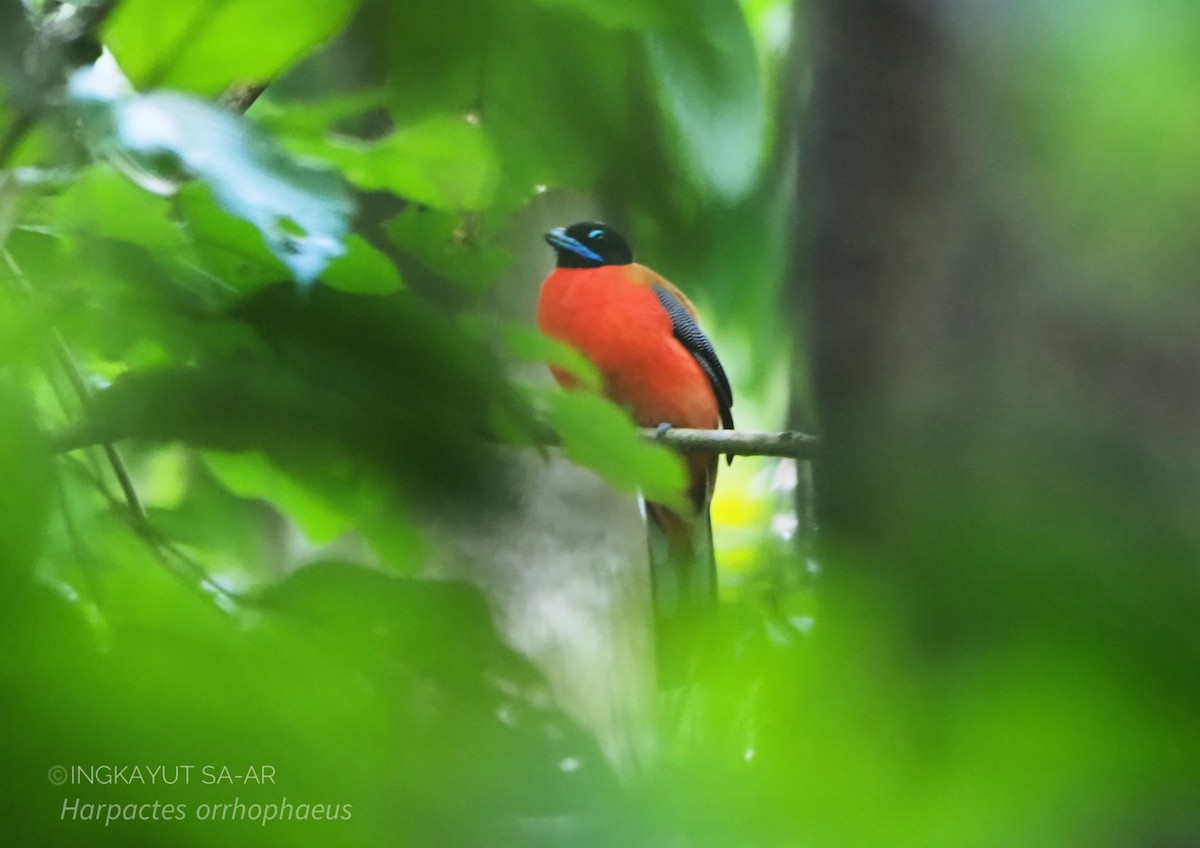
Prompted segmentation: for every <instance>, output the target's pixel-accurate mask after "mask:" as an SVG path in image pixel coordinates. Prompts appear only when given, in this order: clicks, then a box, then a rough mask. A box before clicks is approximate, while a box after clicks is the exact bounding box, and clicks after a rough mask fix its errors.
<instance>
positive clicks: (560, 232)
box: [546, 227, 604, 263]
mask: <svg viewBox="0 0 1200 848" xmlns="http://www.w3.org/2000/svg"><path fill="white" fill-rule="evenodd" d="M546 242H547V244H549V245H550V246H551V247H553V248H554V249H555V250H568V251H570V252H571V253H574V254H575V255H576V256H582V257H583V258H584V259H590V260H591V261H593V262H600V263H603V262H604V259H603V257H601V256H600V254H598V253H596V252H595V251H594V250H592V249H591V248H589V247H586V246H584V244H583V242H581V241H579V240H578V239H573V238H571V237H570V236H569V235H567V231H566V230H565V229H564V228H562V227H555V228H554V229H553V230H551V231H550V232H548V233H546Z"/></svg>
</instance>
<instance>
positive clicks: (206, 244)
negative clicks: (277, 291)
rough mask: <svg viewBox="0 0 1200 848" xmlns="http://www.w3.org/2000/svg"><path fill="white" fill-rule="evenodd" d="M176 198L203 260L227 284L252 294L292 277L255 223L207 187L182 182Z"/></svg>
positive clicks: (178, 208)
mask: <svg viewBox="0 0 1200 848" xmlns="http://www.w3.org/2000/svg"><path fill="white" fill-rule="evenodd" d="M174 199H175V208H176V210H177V211H178V212H179V214H180V217H181V218H182V219H183V222H184V224H185V226H186V230H187V233H188V235H189V236H190V238H191V241H192V244H193V245H194V246H195V248H196V253H197V254H198V255H199V258H200V261H201V263H202V264H203V266H204V267H205V269H206V270H208V271H209V272H211V273H212V274H214V275H215V276H217V277H218V278H220V279H221V280H222V281H223V282H224V283H226V284H228V285H229V286H231V287H233V288H234V289H235V290H236V291H238V292H241V293H249V292H252V291H254V290H255V289H258V288H261V287H262V286H265V285H267V284H268V283H275V282H278V281H279V280H281V279H285V278H286V277H287V276H289V272H288V268H287V266H286V265H284V264H283V262H282V260H280V259H279V257H277V256H276V255H275V254H274V253H272V252H271V250H270V248H268V246H267V244H266V242H264V241H263V238H262V234H261V233H260V232H259V231H258V230H257V229H256V228H255V226H254V225H253V224H251V223H250V222H249V221H246V220H245V219H243V218H239V217H237V216H236V215H233V214H231V213H229V212H227V211H225V210H224V209H223V208H221V206H220V204H219V203H218V202H217V200H216V198H214V197H213V195H212V192H211V191H209V189H208V187H207V186H205V185H203V184H201V183H189V184H186V185H183V186H181V187H180V189H179V192H178V194H176V195H175V198H174Z"/></svg>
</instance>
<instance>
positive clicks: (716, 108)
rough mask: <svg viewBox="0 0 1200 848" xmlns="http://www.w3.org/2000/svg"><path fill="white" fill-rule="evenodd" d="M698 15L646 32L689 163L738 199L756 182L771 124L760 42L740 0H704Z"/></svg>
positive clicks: (663, 100) (727, 197) (664, 103)
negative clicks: (677, 26) (678, 26)
mask: <svg viewBox="0 0 1200 848" xmlns="http://www.w3.org/2000/svg"><path fill="white" fill-rule="evenodd" d="M692 23H693V26H692V27H691V28H689V29H688V30H687V31H686V32H681V31H678V30H676V31H670V32H650V33H647V34H646V35H644V36H643V37H644V39H645V44H646V48H647V50H648V52H649V56H650V63H651V67H652V68H653V69H654V72H655V75H656V76H657V78H658V80H659V81H660V88H659V99H660V105H661V108H662V109H663V112H664V114H665V115H666V116H667V118H668V119H669V122H670V123H671V125H672V126H673V127H674V130H675V138H674V143H675V146H676V148H677V149H678V150H679V152H680V155H681V156H682V157H683V160H684V163H685V164H686V165H687V166H688V169H689V171H690V172H691V173H692V174H693V175H694V176H695V177H696V178H697V179H698V180H699V181H700V183H701V184H702V185H706V186H708V188H709V189H710V190H711V191H712V192H713V193H714V194H716V195H717V197H719V198H721V199H722V200H724V201H735V200H739V199H741V198H743V197H745V195H746V194H747V192H749V191H750V189H751V188H752V187H753V186H754V183H755V178H756V177H757V176H758V172H759V166H760V164H761V162H762V156H763V145H764V142H765V140H766V132H767V103H766V94H765V91H764V88H763V86H762V85H761V84H760V81H759V78H758V60H757V57H756V54H755V51H754V42H753V40H752V38H751V36H750V31H749V28H748V27H747V25H746V20H745V18H744V17H743V15H742V11H741V8H740V7H739V6H738V4H736V3H729V2H725V0H702V2H698V3H696V4H695V5H694V6H693V7H692Z"/></svg>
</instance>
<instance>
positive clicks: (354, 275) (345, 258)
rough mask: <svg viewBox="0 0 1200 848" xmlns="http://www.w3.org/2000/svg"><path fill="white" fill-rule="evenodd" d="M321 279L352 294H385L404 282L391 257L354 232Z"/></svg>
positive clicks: (399, 286)
mask: <svg viewBox="0 0 1200 848" xmlns="http://www.w3.org/2000/svg"><path fill="white" fill-rule="evenodd" d="M321 282H323V283H325V284H326V285H328V286H330V287H331V288H335V289H339V290H341V291H344V292H351V293H355V294H388V293H389V292H394V291H396V290H397V289H399V288H401V286H402V285H403V283H402V282H401V280H400V272H399V271H397V270H396V266H395V265H394V264H393V263H392V262H391V260H389V259H388V258H387V257H386V256H384V255H383V254H382V253H380V252H379V251H378V250H376V249H375V248H374V247H372V246H371V244H370V243H369V242H367V241H366V240H365V239H363V238H362V237H361V236H355V235H352V236H350V238H348V239H347V240H346V252H345V253H344V254H343V255H341V256H339V257H338V258H337V259H335V260H333V262H332V263H330V265H329V267H328V268H326V269H325V273H324V274H322V275H321Z"/></svg>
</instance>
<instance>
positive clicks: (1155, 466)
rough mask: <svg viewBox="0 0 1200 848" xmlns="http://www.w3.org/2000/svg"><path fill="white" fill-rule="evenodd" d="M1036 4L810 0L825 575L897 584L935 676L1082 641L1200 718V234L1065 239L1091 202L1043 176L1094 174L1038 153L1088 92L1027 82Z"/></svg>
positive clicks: (810, 173) (1108, 213)
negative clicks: (1188, 293) (1109, 253)
mask: <svg viewBox="0 0 1200 848" xmlns="http://www.w3.org/2000/svg"><path fill="white" fill-rule="evenodd" d="M1035 6H1037V4H1031V5H1024V4H1022V5H1021V6H1020V7H1019V8H1015V9H1014V8H1009V7H1004V8H1003V9H1002V8H1001V7H1000V5H999V4H995V5H992V6H989V4H986V3H985V4H982V6H980V7H978V8H976V7H975V5H974V4H972V9H971V10H970V12H969V14H975V15H977V16H978V15H980V14H981V13H980V11H979V10H980V9H987V10H989V11H987V12H986V13H982V21H983V22H982V23H981V22H980V19H976V20H974V21H972V20H971V19H970V18H968V17H965V16H966V15H967V14H968V12H966V11H964V10H963V9H961V8H954V7H953V4H942V3H937V2H909V1H908V0H816V2H814V3H812V4H809V6H808V8H809V12H810V13H809V16H808V17H809V19H810V22H811V27H810V33H811V47H812V50H813V53H814V66H815V73H814V78H813V91H812V99H811V111H810V116H809V127H808V129H809V137H808V139H807V143H806V145H805V147H804V150H805V163H804V171H803V173H804V177H803V180H802V189H801V190H802V206H803V207H804V209H805V212H806V214H805V216H804V220H803V222H802V223H801V225H800V227H799V229H798V230H797V243H799V244H803V245H805V246H806V247H805V256H804V259H805V263H804V266H803V271H802V273H803V274H806V275H808V278H807V279H804V278H802V279H801V281H800V284H801V285H802V286H803V287H804V289H805V291H806V294H807V297H808V303H807V306H806V311H805V314H804V315H803V316H801V317H800V320H802V321H805V322H807V323H810V324H811V327H812V330H811V333H812V339H813V350H812V354H813V357H814V372H815V373H814V381H815V387H816V396H817V405H818V411H819V415H820V418H821V435H822V437H823V439H824V443H825V453H824V456H823V459H822V461H821V463H820V464H819V466H818V469H817V486H818V508H819V510H820V518H821V520H822V527H823V531H824V541H825V542H826V543H827V545H828V547H827V553H829V554H831V555H832V556H834V558H835V560H836V562H835V564H834V565H833V567H832V571H833V573H831V575H830V582H831V584H833V585H836V584H837V583H838V581H839V580H841V579H842V578H843V577H846V576H848V575H847V574H845V573H844V572H839V569H851V570H857V575H855V576H857V577H862V578H866V579H867V580H868V581H869V582H871V583H872V584H873V585H874V586H877V587H878V589H879V592H880V593H881V596H882V597H885V598H888V599H889V603H892V604H894V608H895V611H896V612H897V614H898V615H899V616H901V617H902V618H903V619H904V620H906V621H908V622H910V625H911V627H910V633H909V635H910V637H911V638H912V639H913V647H915V648H918V649H919V650H921V651H922V653H921V654H919V655H920V656H923V657H925V658H926V661H928V662H930V663H931V664H934V665H936V664H937V663H938V662H948V661H950V660H952V659H953V658H958V659H960V660H961V659H969V657H970V656H971V653H970V652H971V650H972V646H976V645H978V643H979V642H981V641H989V640H990V641H992V642H994V641H995V640H997V639H1000V640H1005V639H1010V638H1016V637H1017V635H1018V634H1019V635H1020V636H1022V637H1026V638H1028V637H1032V638H1035V639H1040V640H1045V643H1046V644H1052V643H1053V642H1055V640H1062V641H1063V642H1064V643H1065V642H1067V641H1070V642H1071V643H1072V644H1076V645H1087V646H1088V647H1089V649H1092V650H1096V651H1098V652H1101V653H1102V654H1103V655H1104V657H1105V662H1108V663H1110V666H1109V667H1110V668H1112V669H1115V670H1116V671H1117V672H1119V674H1120V675H1122V676H1123V677H1125V678H1126V679H1127V681H1134V682H1140V683H1141V684H1146V685H1151V686H1154V687H1157V688H1161V690H1162V691H1163V693H1165V694H1169V695H1170V696H1172V697H1178V698H1180V699H1181V700H1180V703H1185V702H1186V699H1188V698H1194V697H1195V696H1196V694H1197V693H1196V687H1195V684H1194V682H1193V677H1194V675H1192V674H1189V673H1187V672H1186V671H1185V670H1186V669H1188V668H1191V669H1193V670H1194V668H1195V663H1196V662H1197V661H1198V660H1200V640H1197V638H1196V637H1195V635H1194V634H1195V630H1194V624H1195V621H1196V620H1197V619H1196V614H1197V611H1200V603H1198V595H1200V579H1198V575H1200V569H1198V567H1197V552H1198V551H1200V538H1198V528H1200V522H1198V521H1197V520H1196V515H1197V514H1198V513H1197V512H1196V510H1195V506H1196V504H1195V495H1196V491H1197V488H1196V480H1197V471H1198V470H1200V450H1198V447H1197V440H1196V439H1195V422H1196V421H1200V381H1198V380H1197V379H1196V373H1197V372H1196V364H1197V363H1200V344H1198V342H1197V334H1196V332H1195V327H1196V326H1197V323H1196V318H1197V312H1196V310H1195V308H1194V307H1195V298H1194V297H1193V298H1190V299H1188V300H1187V301H1179V300H1178V299H1172V298H1171V297H1170V296H1168V293H1174V292H1177V291H1184V290H1187V286H1189V285H1193V286H1194V273H1195V267H1194V265H1190V264H1187V263H1180V262H1178V261H1176V262H1175V263H1174V264H1172V263H1171V261H1170V260H1169V259H1168V258H1166V257H1171V256H1175V257H1178V256H1181V255H1182V256H1192V255H1194V253H1195V251H1194V250H1193V249H1191V248H1188V247H1187V244H1189V243H1194V241H1195V235H1194V232H1188V231H1187V228H1182V231H1181V230H1180V229H1176V230H1163V231H1160V232H1154V231H1153V230H1151V231H1150V237H1149V239H1157V240H1158V241H1157V242H1155V241H1153V240H1147V241H1146V242H1145V243H1144V244H1142V245H1140V246H1139V249H1138V250H1136V251H1135V252H1132V253H1126V254H1124V255H1123V256H1115V258H1113V259H1112V260H1111V261H1110V260H1108V259H1106V258H1105V256H1106V254H1104V253H1103V250H1104V242H1105V241H1106V240H1110V239H1105V238H1101V239H1098V240H1097V241H1096V242H1095V244H1093V245H1090V246H1087V247H1085V246H1084V244H1085V243H1084V242H1078V243H1076V242H1071V241H1068V240H1066V239H1063V238H1062V237H1061V233H1062V232H1064V231H1067V230H1068V229H1069V228H1068V227H1064V226H1060V225H1061V224H1062V221H1061V220H1058V219H1057V218H1056V216H1061V208H1065V207H1069V206H1070V203H1069V202H1066V201H1071V200H1074V198H1063V197H1061V196H1057V195H1056V194H1055V192H1056V191H1058V192H1067V191H1072V190H1073V188H1072V187H1071V186H1070V185H1069V184H1068V183H1067V181H1066V180H1063V181H1062V182H1061V183H1057V184H1056V183H1051V185H1057V186H1059V187H1058V188H1049V187H1047V184H1046V181H1045V180H1042V181H1041V182H1039V181H1038V180H1037V179H1036V178H1037V177H1039V176H1043V177H1044V176H1045V175H1051V176H1060V175H1062V174H1066V175H1071V174H1073V173H1074V170H1073V168H1074V164H1073V163H1071V162H1066V161H1056V160H1054V159H1049V160H1047V161H1043V162H1039V163H1036V165H1035V164H1031V163H1030V162H1029V161H1027V158H1023V157H1024V154H1023V153H1022V151H1023V150H1025V151H1027V150H1036V149H1038V148H1037V145H1036V144H1035V143H1030V139H1029V138H1027V137H1025V134H1026V133H1027V132H1033V131H1034V130H1035V129H1036V128H1038V127H1041V128H1043V130H1042V131H1043V132H1045V129H1044V127H1045V126H1046V124H1047V123H1048V122H1051V121H1052V120H1053V118H1054V110H1055V109H1056V108H1057V107H1058V106H1060V105H1061V104H1063V103H1065V102H1069V98H1071V97H1074V96H1078V95H1079V93H1078V92H1077V91H1075V90H1074V89H1071V88H1070V86H1069V84H1068V83H1067V82H1065V81H1063V80H1058V79H1055V78H1054V77H1053V76H1052V75H1047V76H1046V77H1044V78H1040V79H1035V80H1034V81H1033V82H1032V84H1031V83H1030V81H1029V78H1028V70H1027V69H1023V68H1022V67H1021V63H1022V62H1023V61H1024V60H1025V57H1026V55H1028V54H1027V52H1026V51H1025V50H1024V49H1023V48H1024V47H1025V46H1026V36H1027V35H1028V36H1029V37H1030V38H1032V35H1037V34H1039V33H1038V32H1037V30H1038V27H1039V25H1042V24H1044V23H1045V19H1044V18H1038V17H1037V15H1039V14H1042V12H1039V11H1037V10H1036V9H1035V8H1034V7H1035ZM988 14H990V15H992V16H993V19H1001V20H1003V22H1004V23H1005V25H1006V26H1007V27H1008V30H1007V31H1005V32H1004V33H1001V34H1000V35H997V34H996V33H995V32H994V31H988V30H987V29H986V26H987V15H988ZM1068 23H1069V24H1070V25H1071V26H1074V22H1068ZM1060 24H1061V22H1060ZM1069 34H1070V33H1069V32H1068V35H1069ZM1063 44H1066V45H1067V48H1064V49H1075V50H1077V49H1078V41H1077V40H1074V41H1072V40H1071V39H1070V38H1064V39H1063ZM1120 70H1121V69H1120V68H1119V67H1118V68H1116V69H1114V70H1113V73H1117V72H1119V71H1120ZM1127 70H1128V71H1129V72H1130V73H1135V72H1138V69H1137V68H1135V67H1130V68H1128V69H1127ZM1018 79H1021V80H1023V81H1024V84H1025V85H1026V86H1027V88H1026V89H1025V90H1024V91H1020V92H1017V91H1015V90H1014V87H1013V86H1014V85H1015V83H1013V81H1014V80H1018ZM1020 98H1025V100H1021V99H1020ZM1013 103H1018V104H1028V105H1029V112H1028V113H1022V112H1020V111H1019V110H1016V109H1014V108H1013ZM1034 110H1045V111H1044V112H1037V113H1036V115H1035V114H1034ZM1046 116H1049V117H1046ZM1035 117H1036V118H1037V119H1039V120H1041V122H1042V123H1041V124H1038V123H1037V122H1036V121H1035V120H1034V118H1035ZM1022 120H1028V122H1029V123H1028V127H1029V128H1028V129H1026V127H1024V126H1023V125H1022V124H1021V121H1022ZM1051 127H1052V128H1053V124H1052V123H1051ZM1069 129H1070V128H1069V127H1064V128H1063V131H1064V132H1065V131H1067V130H1069ZM1099 142H1100V140H1099V139H1098V140H1097V143H1099ZM1043 146H1045V145H1043ZM1127 164H1128V167H1130V168H1132V169H1138V168H1141V167H1145V166H1146V163H1145V162H1143V161H1136V160H1130V161H1128V163H1127ZM1039 169H1040V170H1039ZM1106 177H1107V175H1105V176H1104V177H1098V178H1097V179H1103V178H1106ZM1062 186H1067V188H1065V189H1064V188H1062ZM1077 188H1078V190H1079V192H1080V193H1082V192H1084V191H1086V190H1090V189H1091V186H1078V187H1077ZM1060 201H1062V202H1061V203H1060ZM1195 207H1196V203H1195V202H1193V203H1192V204H1191V207H1190V208H1189V209H1188V214H1189V215H1192V217H1191V219H1190V220H1191V221H1192V223H1193V225H1194V223H1195V221H1196V220H1200V218H1197V217H1196V216H1195V212H1196V211H1197V210H1196V208H1195ZM1093 212H1094V215H1095V217H1096V219H1097V220H1098V221H1099V222H1100V226H1103V227H1107V228H1109V229H1110V231H1111V232H1112V233H1114V234H1119V233H1121V232H1122V231H1123V230H1124V229H1125V228H1127V226H1128V225H1129V224H1130V223H1131V222H1130V221H1128V220H1127V218H1126V217H1125V216H1126V215H1127V213H1126V212H1125V210H1124V209H1123V208H1121V207H1120V206H1119V205H1114V206H1113V207H1112V208H1111V209H1107V208H1105V209H1099V210H1093ZM1181 232H1182V234H1181ZM1055 233H1058V234H1059V235H1055ZM1184 239H1187V240H1190V241H1184ZM1093 249H1095V250H1096V251H1099V252H1097V253H1096V254H1094V255H1089V253H1088V251H1089V250H1093ZM1189 280H1190V281H1191V282H1190V283H1189ZM1180 302H1186V303H1191V311H1187V312H1186V314H1180V310H1179V308H1178V306H1177V304H1178V303H1180ZM846 553H852V554H853V556H848V557H843V556H841V554H846ZM1189 622H1190V624H1189ZM1183 633H1188V634H1190V635H1188V636H1186V637H1185V638H1180V635H1181V634H1183ZM935 658H936V659H935Z"/></svg>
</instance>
